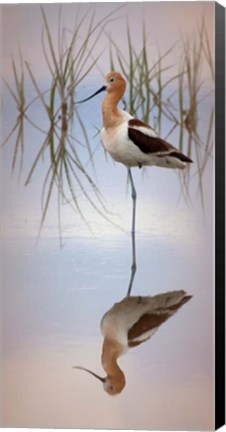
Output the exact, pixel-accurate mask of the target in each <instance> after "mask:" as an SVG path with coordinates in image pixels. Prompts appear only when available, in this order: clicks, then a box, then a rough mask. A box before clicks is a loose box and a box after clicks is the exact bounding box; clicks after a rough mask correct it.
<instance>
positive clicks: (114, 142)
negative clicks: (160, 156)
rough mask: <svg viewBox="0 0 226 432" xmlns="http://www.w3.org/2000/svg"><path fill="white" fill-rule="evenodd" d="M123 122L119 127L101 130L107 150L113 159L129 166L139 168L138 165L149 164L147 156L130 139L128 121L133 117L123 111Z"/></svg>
mask: <svg viewBox="0 0 226 432" xmlns="http://www.w3.org/2000/svg"><path fill="white" fill-rule="evenodd" d="M121 112H122V113H123V114H122V117H123V122H122V123H120V124H119V125H118V126H115V127H112V128H108V129H105V128H104V127H103V128H102V130H101V141H102V144H103V146H104V148H105V150H106V151H107V152H108V153H109V154H110V155H111V157H112V158H113V159H114V160H115V161H117V162H121V163H123V164H124V165H127V166H131V167H132V166H137V165H138V163H141V164H145V163H147V161H146V159H147V157H146V155H144V154H143V153H142V152H141V151H140V150H139V148H138V147H137V146H136V145H134V143H133V142H132V141H131V140H130V139H129V137H128V120H130V119H132V118H133V117H132V116H131V115H130V114H128V113H127V112H125V111H121Z"/></svg>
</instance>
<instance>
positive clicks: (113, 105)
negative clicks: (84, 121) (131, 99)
mask: <svg viewBox="0 0 226 432" xmlns="http://www.w3.org/2000/svg"><path fill="white" fill-rule="evenodd" d="M124 93H125V83H124V82H122V83H120V85H119V86H117V88H115V89H113V90H109V92H108V94H107V96H106V97H105V99H104V100H103V102H102V114H103V123H104V127H105V128H106V129H107V128H109V127H113V126H117V125H118V124H120V123H121V122H122V116H121V113H120V110H119V109H118V103H119V101H120V99H121V98H122V96H123V95H124Z"/></svg>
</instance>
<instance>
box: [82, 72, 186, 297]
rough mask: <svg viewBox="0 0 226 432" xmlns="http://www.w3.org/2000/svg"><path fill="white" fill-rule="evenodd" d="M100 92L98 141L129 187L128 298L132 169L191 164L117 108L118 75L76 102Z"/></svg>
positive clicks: (119, 93)
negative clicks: (121, 170)
mask: <svg viewBox="0 0 226 432" xmlns="http://www.w3.org/2000/svg"><path fill="white" fill-rule="evenodd" d="M103 91H107V95H106V97H105V98H104V100H103V102H102V117H103V127H102V129H101V133H100V137H101V142H102V144H103V147H104V148H105V150H106V151H107V152H108V153H109V154H110V155H111V157H112V158H113V159H114V160H115V161H116V162H119V163H122V164H123V165H125V166H126V168H127V170H128V178H129V182H130V185H131V197H132V202H133V206H132V225H131V235H132V251H133V253H132V266H131V268H132V275H131V279H130V283H129V287H128V295H130V292H131V288H132V283H133V279H134V276H135V273H136V253H135V217H136V200H137V192H136V189H135V185H134V181H133V177H132V172H131V168H134V167H138V168H142V167H144V166H157V167H162V168H173V169H175V168H178V169H184V168H186V167H187V166H188V165H189V164H190V163H192V162H193V161H192V160H191V159H190V158H189V157H188V156H186V155H184V154H183V153H181V152H180V151H179V150H178V149H176V147H174V146H173V145H172V144H170V143H168V142H167V141H165V140H164V139H162V138H160V137H159V136H158V134H157V133H156V131H155V130H154V129H153V128H152V127H151V126H149V125H148V124H146V123H145V122H143V121H142V120H139V119H137V118H135V117H134V116H132V115H131V114H129V113H128V112H126V111H125V110H122V109H120V108H119V107H118V103H119V101H120V100H121V99H122V97H123V95H124V93H125V91H126V80H125V78H124V77H123V76H122V75H121V74H120V73H119V72H116V71H111V72H109V73H108V74H107V75H106V76H105V84H104V85H103V86H102V87H101V88H100V89H99V90H97V91H96V92H95V93H93V94H92V95H91V96H89V97H87V98H85V99H82V100H80V101H77V102H76V103H83V102H86V101H88V100H90V99H92V98H93V97H94V96H96V95H98V94H99V93H101V92H103Z"/></svg>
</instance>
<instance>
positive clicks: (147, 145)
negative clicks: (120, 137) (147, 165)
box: [128, 119, 192, 162]
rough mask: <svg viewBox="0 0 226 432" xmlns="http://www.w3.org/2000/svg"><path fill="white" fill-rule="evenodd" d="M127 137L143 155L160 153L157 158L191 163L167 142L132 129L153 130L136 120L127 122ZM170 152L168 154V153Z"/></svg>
mask: <svg viewBox="0 0 226 432" xmlns="http://www.w3.org/2000/svg"><path fill="white" fill-rule="evenodd" d="M128 124H129V127H128V137H129V139H130V140H131V141H133V143H134V144H135V145H136V146H137V147H138V148H139V149H140V151H142V152H143V153H145V154H150V153H158V152H162V154H161V153H160V154H158V155H157V156H158V157H164V156H172V157H175V158H178V159H180V160H181V161H183V162H192V160H191V159H190V158H189V157H188V156H185V155H184V154H183V153H180V152H179V151H178V150H177V149H176V148H175V147H174V146H172V145H171V144H169V143H168V142H167V141H165V140H163V139H162V138H159V137H154V136H153V137H151V136H148V135H145V134H144V133H143V132H141V131H139V130H137V129H134V127H139V126H140V127H146V128H148V129H151V130H153V129H152V128H151V127H150V126H148V125H146V123H144V122H142V121H140V120H137V119H131V120H129V122H128ZM169 152H170V153H169Z"/></svg>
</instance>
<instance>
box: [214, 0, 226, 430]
mask: <svg viewBox="0 0 226 432" xmlns="http://www.w3.org/2000/svg"><path fill="white" fill-rule="evenodd" d="M215 73H216V75H215V256H216V260H215V428H216V429H218V428H220V427H221V426H223V425H224V424H225V8H224V7H223V6H221V5H220V4H219V3H217V2H215Z"/></svg>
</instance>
